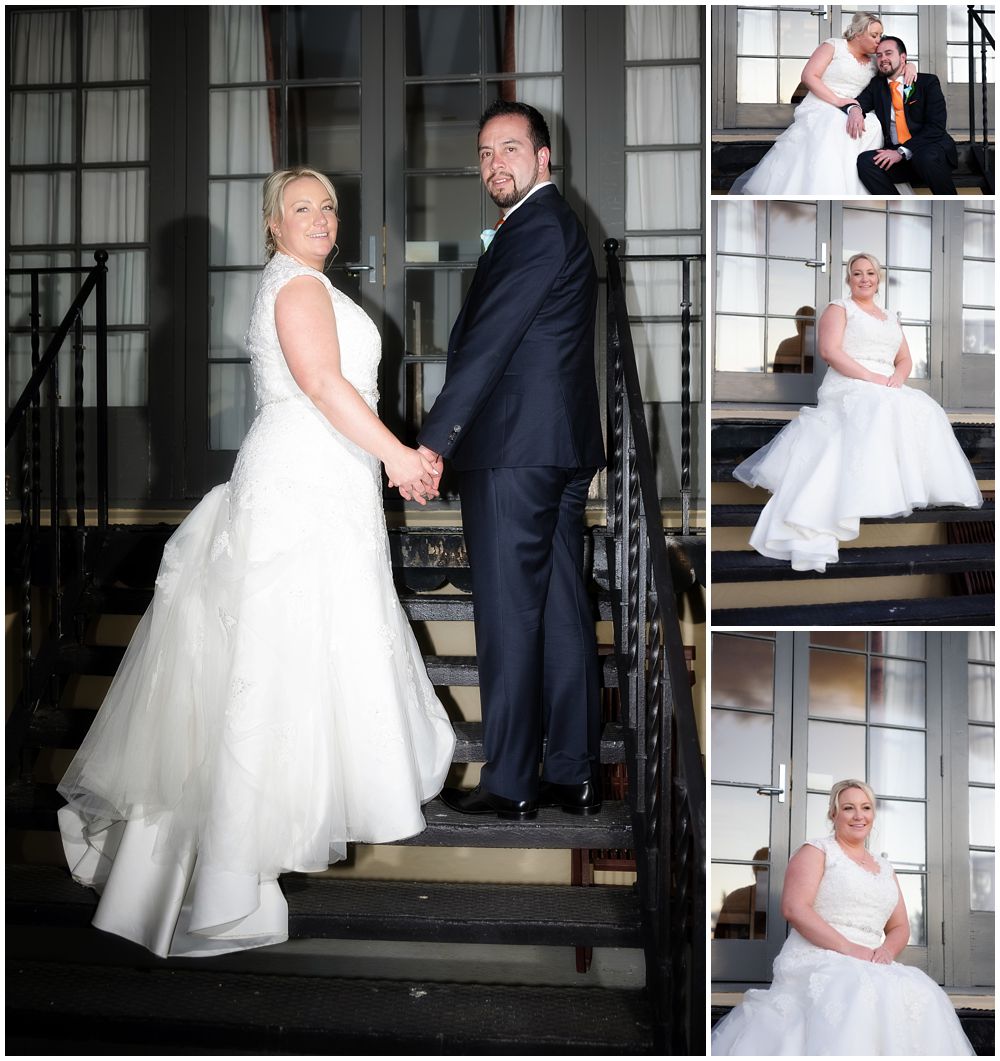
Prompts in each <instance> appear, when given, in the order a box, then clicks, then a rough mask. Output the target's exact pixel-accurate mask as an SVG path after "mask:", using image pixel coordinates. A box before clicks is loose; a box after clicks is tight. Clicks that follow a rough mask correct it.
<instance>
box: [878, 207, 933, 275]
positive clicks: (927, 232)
mask: <svg viewBox="0 0 1000 1061" xmlns="http://www.w3.org/2000/svg"><path fill="white" fill-rule="evenodd" d="M888 264H889V265H904V266H906V267H907V268H909V269H929V268H930V267H931V219H930V218H929V217H908V216H907V215H905V214H896V215H895V216H893V217H892V219H891V221H890V224H889V260H888Z"/></svg>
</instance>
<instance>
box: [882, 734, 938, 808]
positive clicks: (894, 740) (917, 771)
mask: <svg viewBox="0 0 1000 1061" xmlns="http://www.w3.org/2000/svg"><path fill="white" fill-rule="evenodd" d="M869 732H870V736H869V740H870V757H871V770H870V771H869V775H868V781H869V784H870V785H871V786H872V788H874V789H875V791H876V792H878V794H879V795H880V796H881V795H886V796H912V797H914V798H917V799H920V798H922V797H923V796H924V795H925V794H926V781H925V770H924V764H925V761H926V758H927V755H926V752H925V748H924V735H923V733H911V732H907V731H906V730H902V729H881V728H879V727H878V726H872V728H871V730H870V731H869Z"/></svg>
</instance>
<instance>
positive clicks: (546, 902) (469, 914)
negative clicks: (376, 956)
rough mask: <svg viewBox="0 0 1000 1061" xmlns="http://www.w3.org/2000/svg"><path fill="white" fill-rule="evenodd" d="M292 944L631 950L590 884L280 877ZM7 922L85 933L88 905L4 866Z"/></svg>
mask: <svg viewBox="0 0 1000 1061" xmlns="http://www.w3.org/2000/svg"><path fill="white" fill-rule="evenodd" d="M281 887H282V890H283V891H284V893H285V898H286V899H287V901H288V931H289V936H290V938H292V939H372V940H401V941H407V942H432V943H488V944H492V943H506V944H524V945H545V946H566V947H575V946H590V947H638V946H641V936H640V914H639V902H638V892H637V891H636V889H635V888H632V887H613V886H608V885H599V886H594V887H586V888H584V887H574V886H572V885H568V884H567V885H529V884H450V883H438V882H426V881H415V882H414V881H380V880H337V879H333V878H330V877H309V876H303V875H301V874H288V875H286V876H283V877H282V878H281ZM5 897H6V906H7V923H8V924H18V925H32V926H34V925H47V926H85V925H89V924H90V921H91V919H92V917H93V914H94V909H95V908H96V906H97V896H96V894H95V893H94V892H93V891H92V890H91V889H89V888H84V887H81V886H80V885H79V884H77V883H76V882H75V881H74V880H73V878H72V877H71V876H70V875H69V873H68V871H66V870H64V869H59V868H56V867H54V866H8V867H7V874H6V894H5Z"/></svg>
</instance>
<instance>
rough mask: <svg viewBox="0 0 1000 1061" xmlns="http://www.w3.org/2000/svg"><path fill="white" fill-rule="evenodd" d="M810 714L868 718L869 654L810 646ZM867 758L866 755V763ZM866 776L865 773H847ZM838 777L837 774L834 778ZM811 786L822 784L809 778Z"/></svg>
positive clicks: (830, 716) (860, 720) (815, 786)
mask: <svg viewBox="0 0 1000 1061" xmlns="http://www.w3.org/2000/svg"><path fill="white" fill-rule="evenodd" d="M809 714H810V715H825V716H827V717H829V718H842V719H856V720H857V721H859V722H863V721H864V718H865V657H864V656H855V655H849V654H846V653H843V652H828V651H826V650H825V649H822V648H812V649H810V650H809ZM863 762H864V760H863V759H862V763H863ZM844 776H845V777H851V776H853V777H863V776H864V775H863V774H853V775H852V774H845V775H844ZM834 780H836V778H834ZM809 786H810V788H818V787H819V786H818V785H813V783H812V782H811V781H810V782H809Z"/></svg>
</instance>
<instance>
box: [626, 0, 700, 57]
mask: <svg viewBox="0 0 1000 1061" xmlns="http://www.w3.org/2000/svg"><path fill="white" fill-rule="evenodd" d="M701 51H702V46H701V12H700V11H699V9H698V8H697V7H696V6H694V5H684V6H678V7H672V6H668V5H666V4H657V5H650V6H649V7H644V6H640V5H638V4H630V5H628V6H627V7H626V8H625V58H626V59H629V60H631V59H700V58H701Z"/></svg>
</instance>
